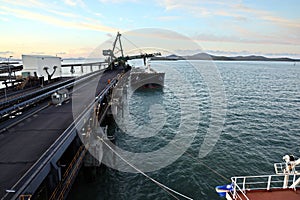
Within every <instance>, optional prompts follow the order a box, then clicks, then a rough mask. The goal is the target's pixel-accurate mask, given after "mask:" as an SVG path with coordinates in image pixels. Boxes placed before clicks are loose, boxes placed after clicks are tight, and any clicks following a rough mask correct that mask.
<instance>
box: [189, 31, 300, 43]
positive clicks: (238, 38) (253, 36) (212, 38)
mask: <svg viewBox="0 0 300 200" xmlns="http://www.w3.org/2000/svg"><path fill="white" fill-rule="evenodd" d="M240 32H241V33H244V34H236V35H214V34H206V33H205V34H197V35H194V36H193V37H192V39H193V40H195V41H201V42H233V43H249V44H282V45H296V44H298V45H300V40H299V39H297V38H296V39H295V38H291V37H285V38H284V39H283V38H282V36H281V35H271V36H270V35H263V34H258V33H256V32H249V31H247V30H246V29H243V31H240ZM243 35H245V36H244V37H243Z"/></svg>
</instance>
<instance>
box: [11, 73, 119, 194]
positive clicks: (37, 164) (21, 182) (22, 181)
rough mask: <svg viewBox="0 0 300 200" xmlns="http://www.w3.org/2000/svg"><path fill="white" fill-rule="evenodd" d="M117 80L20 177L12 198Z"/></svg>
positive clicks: (46, 162)
mask: <svg viewBox="0 0 300 200" xmlns="http://www.w3.org/2000/svg"><path fill="white" fill-rule="evenodd" d="M116 82H117V79H116V78H115V79H113V80H112V81H111V82H110V84H108V85H107V86H106V88H105V89H104V90H102V91H101V92H100V94H99V95H98V96H97V97H96V98H95V99H96V100H94V101H92V102H91V103H90V104H89V105H88V106H87V107H86V108H85V109H84V111H83V112H82V113H81V114H80V115H79V116H78V117H77V118H76V119H75V120H74V121H73V122H72V124H71V125H70V126H69V127H68V128H67V129H66V130H65V131H64V132H63V133H62V134H61V135H60V136H59V137H58V139H57V140H56V141H55V142H54V143H53V144H52V145H51V146H50V147H49V148H48V149H47V151H46V152H45V153H44V154H43V155H42V156H41V157H40V158H39V159H38V160H37V161H36V162H35V164H34V165H33V166H32V167H31V168H30V169H29V170H28V171H27V172H26V173H25V174H24V175H23V176H22V178H21V179H20V180H19V181H18V182H17V183H16V184H15V185H14V186H13V188H12V189H14V190H15V191H16V193H14V196H13V198H15V199H16V198H18V196H19V195H20V194H21V193H22V191H23V190H24V189H25V188H26V187H28V185H29V184H30V182H32V181H33V180H34V178H35V177H36V176H37V174H38V173H39V172H40V171H41V170H42V169H43V168H44V167H45V166H46V165H47V164H48V163H49V162H51V157H52V156H53V155H54V154H55V153H56V152H57V151H58V150H59V148H60V147H61V146H62V145H63V143H64V142H65V141H66V140H67V139H68V138H69V137H70V136H71V135H73V134H76V130H77V129H76V128H80V127H78V126H79V124H80V122H81V121H82V119H84V117H85V116H86V115H88V114H90V112H92V110H93V106H94V104H95V102H97V101H100V100H101V99H103V96H104V94H105V93H106V92H107V91H108V90H109V89H110V88H111V87H113V86H114V85H115V83H116Z"/></svg>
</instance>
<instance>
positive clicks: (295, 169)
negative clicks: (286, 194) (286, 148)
mask: <svg viewBox="0 0 300 200" xmlns="http://www.w3.org/2000/svg"><path fill="white" fill-rule="evenodd" d="M274 169H275V173H276V174H280V175H283V174H287V173H288V174H300V165H296V166H292V165H289V163H274Z"/></svg>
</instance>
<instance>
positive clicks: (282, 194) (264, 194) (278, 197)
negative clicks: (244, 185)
mask: <svg viewBox="0 0 300 200" xmlns="http://www.w3.org/2000/svg"><path fill="white" fill-rule="evenodd" d="M246 195H247V197H248V198H249V199H250V200H283V199H284V200H296V199H300V191H299V190H298V191H294V190H291V189H278V190H270V191H267V190H253V191H247V193H246ZM240 196H241V198H242V200H246V198H245V197H244V196H243V195H240Z"/></svg>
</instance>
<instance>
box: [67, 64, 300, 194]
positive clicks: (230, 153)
mask: <svg viewBox="0 0 300 200" xmlns="http://www.w3.org/2000/svg"><path fill="white" fill-rule="evenodd" d="M151 66H152V67H153V68H155V69H156V70H158V71H164V72H165V73H166V77H165V87H164V89H163V90H162V91H161V90H148V91H147V90H141V91H136V92H134V93H132V94H131V95H130V96H129V97H128V98H129V100H128V101H127V107H126V109H127V110H128V112H127V115H124V117H125V118H128V120H127V121H126V122H128V125H127V126H125V127H124V124H122V123H121V122H119V123H116V124H115V125H114V126H112V127H110V129H113V131H114V132H115V134H116V141H115V145H116V146H117V147H119V148H120V149H121V150H122V151H124V152H125V151H126V152H131V153H132V152H133V153H134V155H135V156H136V157H132V158H127V159H128V160H129V161H130V162H132V163H136V165H138V166H137V167H139V168H145V169H146V170H147V169H148V170H149V171H148V172H146V174H147V175H149V176H150V177H152V178H153V179H155V180H157V181H159V182H160V183H162V184H164V185H166V186H168V187H170V188H172V189H174V190H176V191H178V192H180V193H182V194H184V195H186V196H189V197H191V198H193V199H200V200H212V199H219V197H218V195H217V194H216V192H215V189H214V188H215V186H217V185H224V184H227V183H230V177H232V176H242V175H266V174H274V168H273V163H274V162H281V161H282V156H284V155H285V154H294V155H295V156H300V152H299V149H300V148H299V147H300V146H299V138H300V63H293V62H247V61H244V62H236V61H234V62H231V61H217V62H209V61H172V62H171V61H165V62H164V61H160V62H152V63H151ZM203 69H205V70H208V71H209V72H206V71H205V70H203ZM214 93H217V95H215V94H214ZM216 102H222V107H220V108H219V110H218V105H216ZM224 105H225V107H224ZM212 112H214V113H212ZM224 113H225V115H223V114H224ZM218 114H219V115H218ZM214 116H219V117H220V118H222V119H223V121H221V122H222V123H220V121H216V119H217V118H214ZM220 124H222V127H221V129H218V128H215V129H212V130H214V131H215V132H213V133H209V130H210V127H214V125H215V126H220ZM132 127H133V128H135V129H133V128H132ZM145 130H146V131H145ZM151 130H152V131H151ZM129 131H130V132H129ZM180 131H181V132H182V136H181V137H182V142H183V143H184V144H183V145H182V146H180V145H177V147H176V148H178V149H179V150H180V149H184V151H183V154H182V155H178V154H180V151H177V150H176V148H175V151H173V152H168V153H165V152H163V151H162V149H163V148H165V147H168V145H171V144H172V143H173V142H174V140H175V139H176V137H177V136H178V134H180V133H179V132H180ZM139 133H140V135H139ZM147 133H148V134H149V135H148V136H147ZM209 134H211V135H209ZM210 137H211V138H210ZM205 138H206V139H205ZM207 138H208V139H207ZM184 141H187V142H184ZM205 142H210V145H209V146H210V147H211V148H210V149H209V148H208V149H207V151H206V152H205V154H201V155H199V150H200V149H201V147H203V145H204V143H205ZM153 152H157V153H159V152H162V154H161V155H159V154H153V155H157V156H163V157H164V159H165V160H160V161H159V162H158V161H157V160H155V158H153V160H155V162H154V161H153V162H152V163H151V159H152V158H151V157H148V158H145V160H147V161H145V163H144V165H141V162H137V161H136V160H134V159H135V158H140V157H139V155H141V154H145V155H152V153H153ZM177 157H178V158H177ZM171 158H176V159H175V161H174V162H171V163H170V164H165V163H166V162H168V161H169V160H172V159H171ZM146 162H147V163H146ZM149 163H150V164H152V165H149V166H151V167H152V168H151V167H149V166H148V164H149ZM147 166H148V167H147ZM129 168H130V167H129ZM129 168H127V170H128V169H129ZM150 168H151V169H150ZM124 171H126V170H124V168H123V169H122V168H118V166H112V167H102V169H101V172H100V173H99V174H95V175H94V176H95V177H94V180H93V181H88V180H87V179H86V178H85V174H84V173H83V170H81V172H80V174H79V176H78V177H77V179H76V181H75V184H74V185H73V188H72V190H71V192H70V195H69V199H72V200H73V199H75V200H76V199H86V200H95V199H97V200H102V199H103V200H104V199H107V200H109V199H116V200H118V199H151V200H153V199H156V200H161V199H173V198H174V197H173V196H171V195H170V194H169V193H167V192H166V191H165V190H163V189H162V188H161V187H160V186H158V185H157V184H155V183H153V182H152V181H151V180H149V179H148V178H146V177H145V176H143V175H142V174H140V173H134V172H124ZM133 171H134V170H133ZM177 197H178V198H179V196H177ZM179 199H182V198H179Z"/></svg>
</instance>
